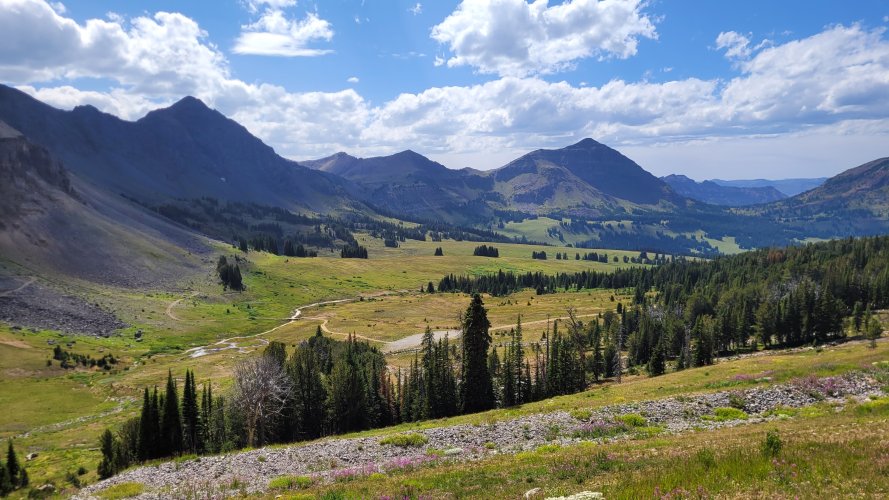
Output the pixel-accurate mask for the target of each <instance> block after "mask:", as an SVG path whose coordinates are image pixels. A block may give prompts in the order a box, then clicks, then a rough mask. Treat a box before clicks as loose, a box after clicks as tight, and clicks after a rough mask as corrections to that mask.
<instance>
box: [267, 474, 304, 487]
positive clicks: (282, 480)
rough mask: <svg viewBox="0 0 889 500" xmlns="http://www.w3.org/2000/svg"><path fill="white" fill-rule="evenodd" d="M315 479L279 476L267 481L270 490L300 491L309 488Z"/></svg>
mask: <svg viewBox="0 0 889 500" xmlns="http://www.w3.org/2000/svg"><path fill="white" fill-rule="evenodd" d="M314 483H315V479H314V478H311V477H309V476H279V477H276V478H274V479H272V480H271V481H269V489H270V490H300V489H305V488H309V487H310V486H312V485H313V484H314Z"/></svg>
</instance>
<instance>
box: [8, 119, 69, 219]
mask: <svg viewBox="0 0 889 500" xmlns="http://www.w3.org/2000/svg"><path fill="white" fill-rule="evenodd" d="M0 179H3V183H0V216H2V217H0V228H2V227H3V224H4V222H3V221H9V220H11V219H12V218H15V217H16V216H20V215H23V214H24V213H27V212H32V211H35V210H36V211H40V210H45V208H46V207H45V201H46V199H47V198H51V197H53V196H55V195H56V194H55V193H52V191H53V188H57V189H58V190H59V191H61V193H63V194H67V195H69V196H74V190H73V189H72V188H71V179H70V178H69V177H68V174H67V172H66V171H65V169H64V167H62V164H61V163H60V162H58V161H57V160H55V159H53V158H52V156H50V154H49V152H48V151H47V150H46V149H44V148H42V147H40V146H38V145H36V144H33V143H31V142H29V141H28V140H27V139H26V138H25V137H24V136H23V135H22V134H21V133H20V132H19V131H17V130H15V129H14V128H12V127H10V126H9V125H7V124H6V123H4V122H0Z"/></svg>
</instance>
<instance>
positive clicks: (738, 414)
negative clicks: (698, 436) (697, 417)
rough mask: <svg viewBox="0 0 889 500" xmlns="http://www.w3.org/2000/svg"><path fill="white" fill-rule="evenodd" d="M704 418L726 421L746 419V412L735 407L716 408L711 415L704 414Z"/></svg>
mask: <svg viewBox="0 0 889 500" xmlns="http://www.w3.org/2000/svg"><path fill="white" fill-rule="evenodd" d="M701 418H703V419H704V420H710V421H715V422H728V421H729V420H747V413H745V412H744V411H743V410H739V409H737V408H717V409H715V410H713V415H704V416H703V417H701Z"/></svg>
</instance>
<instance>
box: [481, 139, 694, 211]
mask: <svg viewBox="0 0 889 500" xmlns="http://www.w3.org/2000/svg"><path fill="white" fill-rule="evenodd" d="M560 170H561V172H559V173H558V174H556V172H557V171H560ZM553 175H555V178H553V179H550V180H547V177H550V176H553ZM492 176H493V178H494V179H495V182H496V183H497V184H499V185H512V186H515V185H516V183H515V182H513V181H514V180H515V179H517V178H518V177H521V176H525V177H526V178H527V177H528V176H530V177H531V178H534V177H538V178H539V177H542V178H543V179H537V180H536V182H531V183H525V182H523V183H519V186H517V187H514V188H512V189H510V188H506V189H505V190H506V191H507V193H509V194H510V195H513V196H514V195H519V196H520V197H521V196H522V195H523V194H527V193H526V192H522V190H523V188H524V186H532V189H534V190H535V191H536V192H538V193H540V194H541V195H543V196H542V197H541V196H538V199H542V198H548V196H547V195H548V194H549V193H553V194H554V193H555V192H556V190H557V188H558V186H557V182H555V181H563V182H564V181H572V180H574V179H577V180H580V181H582V182H583V183H585V184H587V185H588V186H590V187H591V188H593V189H594V190H595V191H589V190H586V191H587V192H588V193H596V194H599V195H600V196H605V197H607V198H608V200H609V201H611V200H626V201H628V202H631V203H635V204H639V205H656V204H658V203H660V202H662V201H668V202H678V201H680V197H678V196H676V194H675V193H674V192H673V190H672V189H670V187H669V186H667V185H666V184H665V183H664V182H663V181H661V180H660V179H658V178H657V177H655V176H653V175H651V174H650V173H648V172H646V171H645V170H644V169H643V168H642V167H640V166H639V165H638V164H636V162H634V161H633V160H631V159H629V158H627V157H626V156H624V155H622V154H621V153H619V152H618V151H616V150H614V149H612V148H609V147H608V146H605V145H604V144H600V143H598V142H596V141H594V140H593V139H583V140H582V141H580V142H578V143H577V144H573V145H571V146H568V147H565V148H562V149H553V150H550V149H538V150H537V151H533V152H531V153H528V154H526V155H524V156H522V157H520V158H518V159H516V160H514V161H512V162H510V163H509V164H507V165H505V166H503V167H501V168H499V169H497V170H495V171H494V172H493V173H492ZM573 201H575V202H580V203H589V202H591V201H593V202H594V203H595V200H590V199H577V200H573Z"/></svg>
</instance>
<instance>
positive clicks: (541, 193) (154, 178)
mask: <svg viewBox="0 0 889 500" xmlns="http://www.w3.org/2000/svg"><path fill="white" fill-rule="evenodd" d="M0 121H2V122H4V123H5V125H4V126H3V129H2V130H3V131H4V132H3V137H4V139H3V141H4V143H5V144H6V146H5V148H6V150H7V151H6V153H4V154H5V156H4V157H3V158H2V160H3V161H4V162H6V163H5V164H4V168H8V169H9V170H10V172H11V173H9V174H8V175H9V177H7V178H10V179H14V182H11V183H5V185H4V189H5V192H4V193H0V194H4V202H3V203H0V215H2V219H0V220H2V221H3V223H2V227H0V241H3V242H6V243H5V244H4V245H2V246H0V251H2V256H3V257H5V258H11V259H13V260H17V259H20V258H21V254H25V253H28V252H27V251H24V250H21V249H22V248H30V247H28V246H27V245H31V246H34V247H41V246H42V247H43V249H44V250H42V252H43V253H41V252H36V253H34V255H35V256H37V255H43V254H45V255H46V257H45V260H46V262H47V263H51V262H52V261H53V259H58V257H59V255H62V256H65V255H68V256H73V255H79V256H80V258H82V259H84V260H90V257H89V256H88V255H81V254H78V253H77V250H76V249H75V248H73V247H70V245H69V247H64V248H63V247H62V246H60V245H62V243H60V240H64V241H65V242H69V241H70V242H77V241H81V236H80V235H90V237H89V241H91V242H92V244H93V245H94V246H103V247H107V248H108V249H109V250H108V251H109V252H111V253H114V252H117V251H118V250H114V249H115V248H118V247H117V246H115V245H118V244H119V245H122V246H120V247H119V250H120V251H121V252H123V251H124V249H125V247H128V246H132V245H135V244H134V243H133V242H135V241H138V242H139V244H138V245H135V246H136V247H139V248H150V247H153V246H160V247H164V248H168V249H169V250H170V252H171V253H170V255H165V256H162V258H167V257H169V258H170V259H171V260H172V261H175V262H179V263H180V264H181V265H193V262H192V261H189V260H188V259H183V258H182V254H183V252H180V250H182V249H184V248H189V249H192V248H197V247H198V246H200V244H199V243H198V242H200V241H201V236H200V235H197V234H196V233H195V232H194V230H193V228H190V227H185V226H182V225H181V224H175V223H173V222H172V221H170V220H168V219H166V218H165V217H161V216H159V215H158V213H165V214H166V213H167V212H164V210H162V208H163V207H164V206H165V204H169V203H173V202H178V201H182V200H197V199H206V200H210V199H212V200H219V201H223V202H232V203H252V204H255V205H262V206H267V207H274V208H275V209H284V210H287V211H292V212H300V213H306V214H311V213H315V214H325V215H332V216H335V217H353V216H360V217H371V218H378V219H381V217H380V216H383V215H385V216H390V217H391V216H394V217H397V218H400V219H402V220H408V221H417V222H423V221H434V222H435V223H445V224H452V225H459V226H463V227H475V228H479V229H486V230H487V229H494V230H497V228H502V227H504V226H505V224H507V223H510V222H521V221H523V220H526V219H529V218H537V217H540V216H547V217H550V218H552V219H555V220H556V221H559V220H561V221H562V223H560V224H558V226H559V227H554V228H552V229H553V231H556V232H558V233H559V241H563V242H572V243H573V244H575V245H576V246H611V247H615V246H618V247H624V248H637V247H638V248H647V249H652V250H660V251H670V252H684V253H685V252H701V253H711V252H715V251H716V250H715V247H712V246H710V243H709V242H708V240H706V239H704V240H702V239H700V238H698V237H697V236H696V235H698V234H700V231H703V232H704V233H705V234H707V235H708V237H709V238H710V239H714V240H715V239H722V238H724V237H726V236H732V237H734V238H735V240H736V241H737V242H738V244H740V245H741V246H742V247H754V246H764V245H773V244H787V243H793V242H795V241H800V240H804V239H805V238H810V237H817V238H827V237H841V236H850V235H859V234H873V233H875V232H885V231H887V230H889V213H887V211H886V205H887V202H886V200H887V199H889V193H887V185H886V184H887V171H889V161H887V160H886V159H882V160H877V161H874V162H871V163H868V164H866V165H862V166H860V167H857V168H853V169H851V170H848V171H846V172H844V173H842V174H840V175H838V176H836V177H834V178H832V179H830V180H828V181H827V182H825V183H824V184H823V185H821V186H820V187H818V188H816V189H814V190H811V191H808V192H806V193H802V194H798V195H796V196H793V197H785V196H783V194H782V193H780V192H779V191H777V190H776V189H775V187H764V188H763V187H754V188H739V187H724V186H720V185H719V184H718V183H717V182H716V181H714V182H709V181H708V182H704V183H700V184H698V183H694V181H691V180H690V179H688V178H683V177H680V176H670V177H668V178H665V179H659V178H657V177H655V176H654V175H652V174H651V173H649V172H647V171H646V170H644V169H643V168H642V167H641V166H640V165H638V164H637V163H636V162H634V161H633V160H631V159H630V158H627V157H626V156H624V155H623V154H621V153H620V152H618V151H616V150H614V149H612V148H610V147H608V146H606V145H603V144H601V143H599V142H596V141H595V140H593V139H584V140H582V141H580V142H578V143H576V144H573V145H569V146H567V147H565V148H561V149H551V150H547V149H540V150H536V151H532V152H530V153H528V154H526V155H523V156H521V157H519V158H517V159H515V160H513V161H511V162H509V163H508V164H506V165H504V166H502V167H500V168H497V169H494V170H490V171H484V172H481V171H477V170H473V169H462V170H452V169H448V168H446V167H445V166H443V165H441V164H439V163H436V162H434V161H432V160H429V159H428V158H426V157H424V156H422V155H420V154H418V153H416V152H413V151H410V150H407V151H402V152H400V153H396V154H394V155H390V156H380V157H373V158H356V157H353V156H350V155H348V154H346V153H337V154H335V155H333V156H330V157H327V158H322V159H319V160H313V161H304V162H301V163H298V162H294V161H292V160H288V159H286V158H283V157H281V156H279V155H278V154H276V153H275V151H274V150H273V149H272V148H271V147H269V146H267V145H265V144H264V143H263V142H262V141H261V140H259V139H258V138H256V137H254V136H253V135H251V134H250V133H249V132H248V131H247V130H246V129H245V128H244V127H243V126H241V125H240V124H238V123H237V122H235V121H233V120H231V119H229V118H227V117H225V116H224V115H222V114H221V113H219V112H218V111H215V110H212V109H210V108H209V107H207V106H206V105H205V104H204V103H202V102H201V101H199V100H198V99H195V98H191V97H186V98H184V99H182V100H180V101H179V102H177V103H176V104H174V105H172V106H170V107H168V108H164V109H159V110H156V111H152V112H151V113H148V114H147V115H146V116H145V117H143V118H141V119H139V120H136V121H132V122H130V121H125V120H121V119H119V118H117V117H115V116H112V115H109V114H106V113H102V112H100V111H99V110H97V109H95V108H93V107H90V106H80V107H77V108H74V109H73V110H71V111H62V110H58V109H55V108H53V107H50V106H48V105H46V104H44V103H41V102H39V101H37V100H36V99H34V98H32V97H30V96H28V95H27V94H25V93H23V92H21V91H19V90H16V89H13V88H11V87H5V86H0ZM24 150H27V151H29V153H27V154H22V153H21V151H24ZM16 151H18V153H16ZM35 179H37V180H35ZM35 182H36V183H37V185H39V186H38V188H34V189H32V188H30V187H26V186H30V185H31V184H29V183H32V184H33V183H35ZM689 186H690V187H689ZM689 189H694V190H696V191H695V193H698V194H695V193H692V192H690V191H689ZM702 190H703V191H705V193H704V194H700V193H701V192H702ZM751 200H753V201H754V202H755V203H758V204H757V205H753V206H750V207H724V206H718V205H720V204H730V205H740V204H742V203H741V202H744V203H743V204H745V205H746V204H747V202H748V201H751ZM214 203H215V202H214ZM176 210H179V211H181V210H187V208H182V207H178V208H176ZM50 214H60V215H58V216H56V215H50ZM66 214H67V215H66ZM54 217H55V218H57V219H58V220H57V221H56V222H55V223H53V224H50V222H48V221H50V220H52V219H53V218H54ZM276 217H277V216H276ZM852 219H854V220H852ZM175 220H177V221H179V222H181V220H188V218H187V217H184V218H180V219H175ZM273 220H274V218H273ZM566 221H567V222H566ZM626 221H629V222H631V223H632V224H629V225H626V224H624V222H626ZM254 222H255V221H254ZM64 224H68V226H69V227H68V228H61V227H59V226H60V225H64ZM100 227H103V228H105V230H102V231H100V230H99V229H98V228H100ZM245 227H246V230H250V227H259V226H258V225H256V224H254V225H252V226H251V225H247V226H245ZM230 234H231V233H227V234H224V235H214V236H217V237H223V238H229V237H230ZM552 234H555V233H552ZM60 235H64V237H61V236H60ZM25 241H27V242H29V243H28V244H27V245H26V244H25V243H24V242H25ZM115 242H123V243H115ZM140 245H141V246H140ZM50 247H58V248H56V249H55V250H53V251H52V252H50V251H48V250H46V249H48V248H50ZM189 251H190V250H188V251H185V252H184V254H188V252H189ZM17 252H18V253H17ZM173 254H176V256H175V257H173V256H172V255H173ZM35 258H36V257H35ZM62 260H65V259H64V258H63V259H62ZM68 260H69V261H70V260H71V259H70V258H69V259H68ZM92 260H93V261H95V259H92ZM137 260H138V259H137ZM109 261H112V262H118V261H119V259H118V258H117V257H116V254H115V258H114V259H110V258H109ZM121 262H122V261H121ZM77 265H78V266H82V267H85V268H88V267H89V266H87V265H83V264H77ZM75 267H76V266H75ZM124 267H125V266H124ZM131 274H136V275H143V274H144V273H142V272H141V271H140V272H138V273H131ZM148 275H150V273H148ZM132 279H135V278H132Z"/></svg>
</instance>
